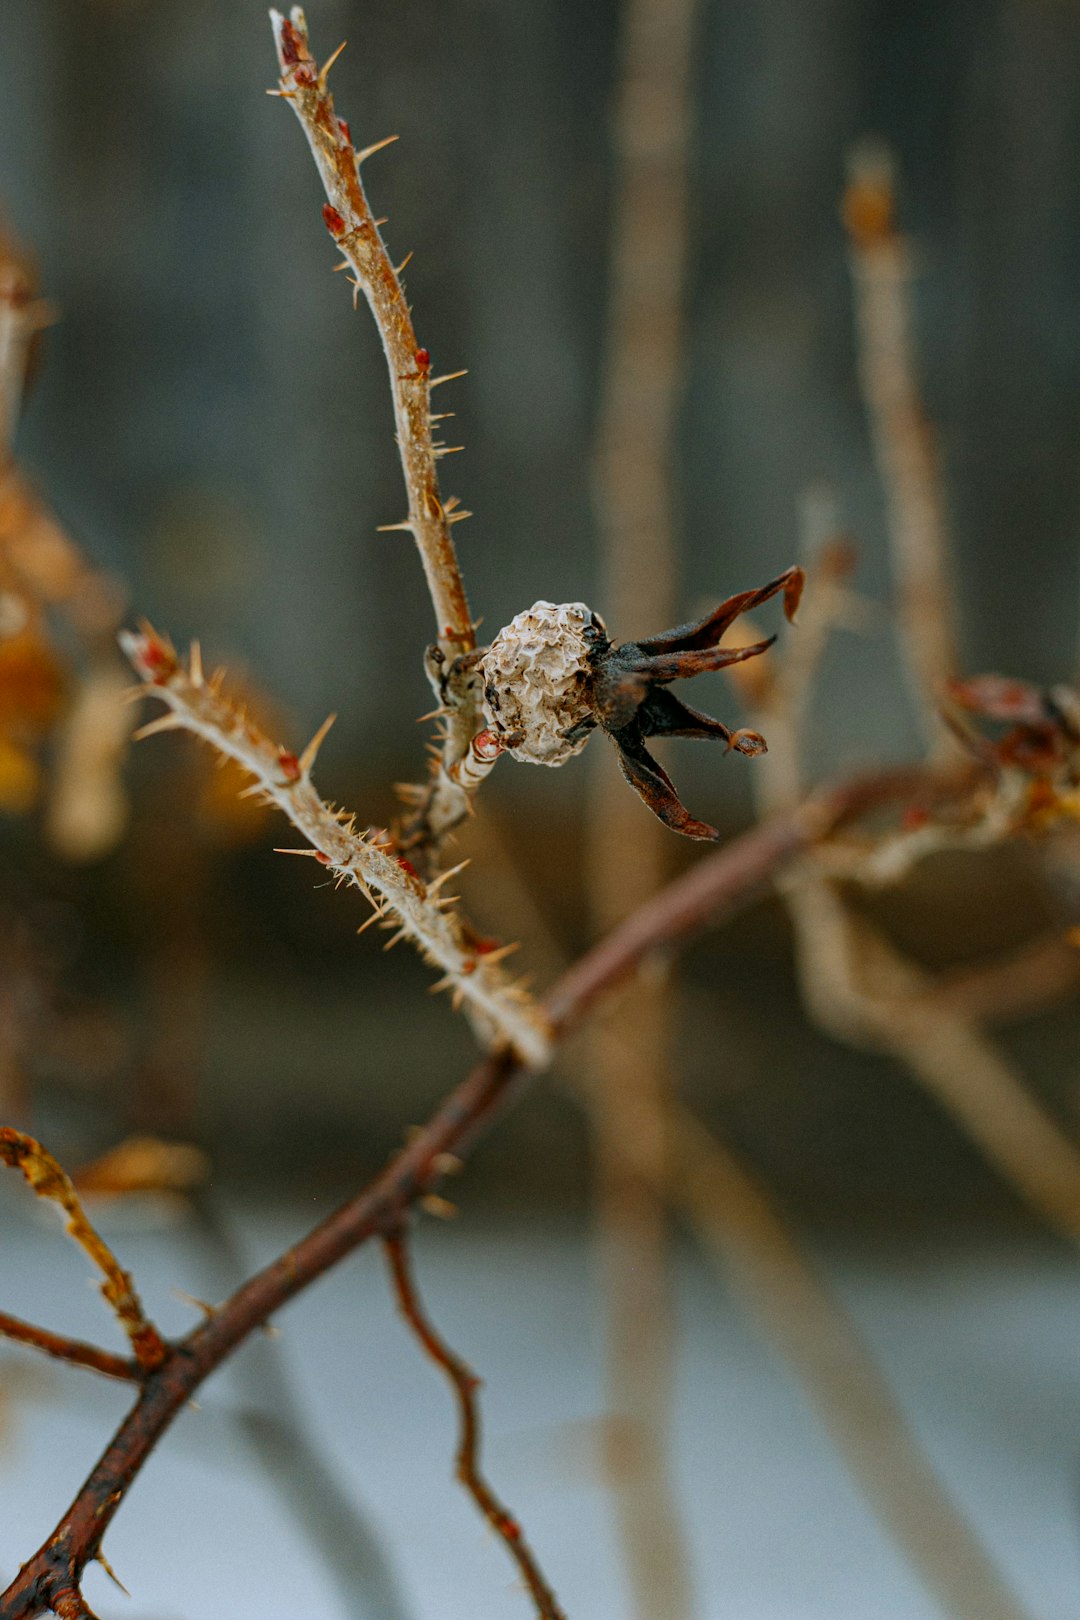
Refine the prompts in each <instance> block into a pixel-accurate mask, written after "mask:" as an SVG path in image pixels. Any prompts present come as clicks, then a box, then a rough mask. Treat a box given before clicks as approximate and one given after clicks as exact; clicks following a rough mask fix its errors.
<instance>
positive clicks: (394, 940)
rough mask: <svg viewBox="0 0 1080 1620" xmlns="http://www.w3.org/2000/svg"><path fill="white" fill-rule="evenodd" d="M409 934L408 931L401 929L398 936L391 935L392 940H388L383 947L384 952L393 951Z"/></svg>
mask: <svg viewBox="0 0 1080 1620" xmlns="http://www.w3.org/2000/svg"><path fill="white" fill-rule="evenodd" d="M407 932H408V930H407V929H405V928H399V929H398V931H397V933H396V934H391V936H390V938H389V939H388V940H387V942H386V944H385V945H384V946H383V950H384V951H392V950H393V948H394V946H395V945H396V944H397V942H398V940H400V939H404V938H405V935H406V933H407Z"/></svg>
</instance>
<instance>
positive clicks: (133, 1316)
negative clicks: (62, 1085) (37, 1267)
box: [0, 1125, 167, 1372]
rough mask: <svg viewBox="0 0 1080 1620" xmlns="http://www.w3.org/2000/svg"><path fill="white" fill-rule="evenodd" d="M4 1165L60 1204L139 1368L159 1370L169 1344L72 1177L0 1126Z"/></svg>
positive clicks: (0, 1157) (70, 1232)
mask: <svg viewBox="0 0 1080 1620" xmlns="http://www.w3.org/2000/svg"><path fill="white" fill-rule="evenodd" d="M0 1163H3V1164H6V1165H10V1167H11V1168H12V1169H13V1170H21V1171H22V1173H23V1175H24V1176H25V1177H26V1179H27V1181H28V1182H29V1183H30V1186H31V1187H32V1188H33V1189H34V1191H35V1192H36V1193H37V1195H38V1197H39V1198H47V1199H50V1200H51V1201H52V1202H53V1203H56V1204H59V1205H60V1208H61V1209H62V1210H63V1211H64V1214H65V1215H66V1216H67V1231H68V1235H69V1236H70V1237H72V1238H74V1240H75V1242H76V1243H77V1244H78V1245H79V1247H80V1248H81V1249H82V1250H83V1251H84V1252H85V1253H86V1254H87V1255H88V1256H89V1257H90V1259H91V1260H92V1261H93V1263H94V1265H95V1266H97V1268H98V1270H99V1271H100V1272H101V1273H102V1274H103V1276H104V1278H105V1281H104V1282H103V1283H102V1285H101V1292H102V1294H103V1295H104V1297H105V1299H106V1300H107V1301H108V1303H109V1304H110V1305H111V1306H112V1308H113V1310H114V1311H115V1313H116V1316H117V1320H118V1321H119V1323H120V1326H121V1327H122V1328H123V1330H124V1332H125V1333H126V1334H127V1336H128V1338H129V1340H130V1341H131V1348H132V1350H133V1351H134V1353H135V1359H136V1361H137V1362H138V1363H139V1366H140V1367H142V1368H143V1369H144V1370H145V1371H147V1372H150V1371H152V1370H153V1369H154V1368H155V1367H158V1366H160V1365H161V1363H162V1362H163V1361H164V1359H165V1356H166V1353H167V1352H166V1346H165V1341H164V1340H163V1339H162V1337H161V1335H160V1333H159V1332H158V1330H157V1328H156V1327H155V1326H154V1324H153V1323H152V1322H151V1321H150V1319H149V1317H147V1315H146V1314H145V1312H144V1311H143V1308H142V1304H141V1303H140V1300H139V1296H138V1294H137V1293H136V1292H135V1285H134V1283H133V1282H132V1280H131V1276H130V1275H129V1273H128V1272H126V1271H125V1270H124V1269H123V1267H122V1266H121V1264H120V1262H119V1261H118V1260H117V1258H116V1256H115V1255H114V1254H113V1252H112V1250H111V1249H110V1248H109V1245H108V1244H107V1243H106V1242H105V1240H104V1239H103V1238H101V1237H99V1236H98V1234H97V1232H95V1230H94V1228H93V1227H92V1226H91V1224H90V1222H89V1221H88V1220H87V1218H86V1215H85V1213H84V1211H83V1207H82V1204H81V1203H80V1202H79V1195H78V1193H77V1192H76V1191H75V1188H74V1186H73V1184H72V1181H71V1177H70V1176H69V1175H68V1174H67V1172H66V1171H65V1170H64V1169H63V1168H62V1166H61V1165H59V1164H58V1163H57V1161H56V1160H55V1159H54V1158H53V1156H52V1154H51V1153H47V1152H46V1151H45V1149H44V1148H43V1147H42V1146H41V1144H40V1142H35V1140H34V1138H33V1137H32V1136H26V1135H24V1133H23V1132H22V1131H16V1130H12V1129H11V1127H10V1126H6V1125H5V1126H3V1127H2V1128H0Z"/></svg>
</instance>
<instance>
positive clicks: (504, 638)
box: [480, 602, 606, 765]
mask: <svg viewBox="0 0 1080 1620" xmlns="http://www.w3.org/2000/svg"><path fill="white" fill-rule="evenodd" d="M599 640H605V641H606V634H605V631H604V627H603V625H602V624H601V622H600V620H599V619H598V618H597V616H596V614H595V613H594V612H593V611H592V609H591V608H588V607H586V606H585V604H584V602H563V603H560V604H556V603H554V602H534V603H533V605H532V607H531V608H529V609H527V610H526V611H525V612H524V613H519V614H517V615H516V617H515V618H513V619H512V620H511V621H510V623H509V624H508V625H507V626H506V628H505V629H503V630H500V631H499V634H498V635H497V636H496V637H495V640H494V641H493V642H492V644H491V646H490V647H488V649H487V651H486V652H485V653H484V655H483V658H482V659H481V660H480V672H481V675H482V677H483V682H484V697H483V707H484V716H485V718H486V720H487V722H488V726H489V728H490V730H491V731H492V732H493V733H494V734H495V736H497V737H498V738H499V740H500V741H501V742H502V745H503V747H504V748H505V749H507V750H508V751H509V752H510V753H511V754H513V756H514V758H515V759H520V760H525V761H527V762H528V763H529V764H531V765H565V763H566V761H567V760H568V759H572V758H573V756H574V755H575V754H577V753H580V752H581V750H582V748H584V746H585V744H586V742H587V741H588V736H589V731H590V730H591V729H592V725H593V724H594V721H593V718H592V708H591V702H590V694H589V687H590V679H591V672H590V665H589V654H590V652H591V651H592V649H593V647H594V646H595V645H596V643H597V641H599ZM571 733H573V735H571Z"/></svg>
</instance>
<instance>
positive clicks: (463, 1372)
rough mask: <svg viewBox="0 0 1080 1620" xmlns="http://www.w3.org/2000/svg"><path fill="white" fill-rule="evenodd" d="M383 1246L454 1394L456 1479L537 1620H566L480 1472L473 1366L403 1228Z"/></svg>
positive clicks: (402, 1302) (408, 1313)
mask: <svg viewBox="0 0 1080 1620" xmlns="http://www.w3.org/2000/svg"><path fill="white" fill-rule="evenodd" d="M383 1247H384V1249H385V1251H386V1259H387V1264H388V1265H389V1267H390V1275H391V1277H392V1279H393V1283H394V1293H395V1295H396V1297H397V1302H398V1307H399V1309H400V1311H401V1314H402V1316H403V1317H404V1318H405V1321H406V1322H407V1323H408V1324H409V1327H410V1328H411V1329H412V1331H413V1333H414V1334H415V1335H416V1338H417V1339H418V1340H419V1342H420V1344H421V1346H422V1347H423V1349H424V1350H425V1351H426V1353H427V1354H428V1355H429V1356H430V1357H431V1359H432V1361H433V1362H435V1364H436V1366H438V1367H441V1368H442V1370H443V1372H444V1373H445V1374H446V1376H447V1378H448V1379H449V1380H450V1383H451V1384H452V1386H453V1389H454V1394H455V1395H456V1397H457V1403H458V1412H459V1414H460V1420H461V1431H460V1439H459V1442H458V1452H457V1477H458V1479H459V1480H460V1481H461V1484H462V1485H463V1486H464V1487H465V1489H466V1490H467V1491H468V1493H469V1495H470V1496H471V1497H472V1499H473V1501H474V1502H475V1503H476V1505H477V1507H478V1508H479V1509H480V1512H481V1513H482V1514H483V1516H484V1518H485V1519H486V1520H487V1522H488V1524H490V1526H491V1528H492V1529H493V1530H494V1532H495V1534H496V1535H497V1536H498V1537H499V1539H500V1541H502V1542H503V1543H504V1544H505V1546H506V1549H507V1551H508V1552H509V1554H510V1556H511V1558H512V1559H513V1560H514V1562H515V1563H516V1564H517V1566H518V1569H519V1570H520V1571H521V1575H522V1578H523V1580H524V1581H525V1584H526V1586H527V1587H528V1589H529V1591H530V1593H531V1594H532V1598H533V1602H534V1603H535V1604H536V1610H537V1613H538V1614H539V1615H540V1616H541V1620H565V1616H564V1614H563V1611H562V1609H561V1608H560V1607H559V1603H558V1600H557V1599H556V1597H555V1594H554V1592H553V1591H552V1590H551V1588H550V1587H549V1586H548V1584H547V1581H546V1580H545V1579H544V1576H543V1573H542V1572H541V1569H540V1566H539V1565H538V1564H537V1562H536V1559H535V1557H534V1556H533V1553H532V1551H531V1549H530V1547H529V1545H528V1543H527V1542H526V1540H525V1537H524V1535H523V1534H522V1530H521V1526H520V1524H518V1522H517V1520H516V1519H515V1518H514V1517H513V1515H512V1514H511V1513H509V1512H508V1511H507V1509H506V1508H505V1507H504V1505H503V1503H502V1502H500V1500H499V1498H498V1497H497V1496H496V1495H495V1492H494V1491H493V1490H492V1489H491V1486H490V1485H489V1484H488V1482H487V1480H486V1479H485V1478H484V1476H483V1474H482V1473H481V1472H480V1408H479V1403H478V1402H477V1399H476V1391H477V1389H478V1388H479V1385H480V1380H479V1379H478V1378H477V1376H476V1374H475V1373H474V1372H473V1370H472V1368H471V1367H470V1366H468V1365H467V1364H466V1363H465V1362H464V1361H462V1359H461V1357H460V1356H458V1355H455V1353H454V1351H453V1350H451V1349H450V1346H449V1345H448V1344H447V1343H446V1340H445V1339H443V1338H442V1336H441V1335H440V1334H439V1333H438V1332H437V1331H436V1329H435V1328H434V1327H433V1325H432V1323H431V1320H430V1318H429V1317H428V1316H427V1313H426V1312H425V1310H424V1307H423V1304H422V1302H421V1299H420V1294H419V1290H418V1289H417V1286H416V1280H415V1277H414V1276H413V1271H412V1266H411V1263H410V1258H409V1249H408V1243H407V1240H406V1237H405V1234H404V1232H403V1231H401V1230H399V1231H396V1232H389V1233H387V1234H386V1236H385V1237H384V1238H383Z"/></svg>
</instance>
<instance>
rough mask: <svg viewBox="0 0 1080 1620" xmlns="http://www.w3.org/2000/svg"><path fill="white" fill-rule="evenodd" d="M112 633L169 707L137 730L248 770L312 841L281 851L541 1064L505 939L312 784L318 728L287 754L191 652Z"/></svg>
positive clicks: (491, 1036)
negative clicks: (193, 739)
mask: <svg viewBox="0 0 1080 1620" xmlns="http://www.w3.org/2000/svg"><path fill="white" fill-rule="evenodd" d="M120 640H121V645H122V646H123V648H124V651H125V652H126V653H127V655H128V657H129V658H130V660H131V662H132V664H133V665H134V667H135V669H136V670H137V672H138V673H139V675H140V676H141V677H142V679H143V681H144V682H145V683H146V686H147V690H148V692H150V693H151V694H152V695H153V696H154V697H159V698H160V699H161V700H162V702H163V703H165V704H167V705H168V708H169V710H170V713H169V714H166V715H163V716H161V718H160V719H158V720H154V721H151V722H150V724H149V725H148V726H145V727H144V728H143V730H142V732H141V733H140V735H142V736H146V735H148V734H150V733H151V732H156V731H166V730H170V729H182V730H185V731H190V732H193V733H194V734H195V735H196V736H197V737H202V738H203V739H204V740H205V741H206V742H209V743H210V744H211V745H212V746H213V747H214V748H216V749H217V750H218V752H219V753H221V754H223V755H225V756H226V757H227V758H228V759H233V760H235V761H236V762H237V764H239V765H241V766H242V767H243V769H244V770H245V771H247V772H249V774H250V775H251V776H252V777H254V779H255V780H254V784H253V786H254V789H255V791H256V792H259V793H262V795H263V796H264V797H265V800H266V802H267V803H269V804H273V805H276V806H277V808H278V809H279V810H282V811H283V812H284V813H285V815H287V816H288V818H289V820H290V821H291V822H292V824H293V826H294V827H295V828H296V829H297V831H298V832H300V833H301V834H302V835H303V836H304V837H305V838H306V839H307V840H308V841H309V843H310V844H311V846H312V847H311V848H310V849H305V850H295V851H291V852H289V853H293V854H300V855H311V856H313V857H314V858H315V859H316V860H317V861H319V862H320V864H321V865H323V866H324V867H326V869H327V871H328V872H330V873H331V874H332V875H333V876H334V877H335V878H337V879H338V880H339V881H340V882H342V883H347V884H349V885H351V886H352V887H355V888H358V889H359V890H360V891H361V893H363V894H364V895H365V897H366V898H367V899H369V900H370V901H371V903H372V905H373V906H374V908H375V911H374V914H373V918H372V919H370V920H375V919H376V918H378V919H380V920H381V921H382V922H384V923H385V924H386V925H387V926H388V927H390V928H392V929H393V930H394V936H393V937H394V938H395V939H397V938H401V937H406V938H409V939H411V940H412V942H413V944H414V945H415V946H416V947H417V949H418V950H419V952H420V954H421V956H423V958H424V960H425V961H427V962H429V963H431V965H432V966H434V967H437V968H438V969H439V970H440V972H441V974H442V978H441V979H440V980H439V981H438V984H437V985H436V986H434V987H433V988H436V989H440V990H443V989H445V990H449V991H450V992H451V994H452V997H453V1001H454V1005H455V1006H459V1005H463V1006H464V1007H465V1008H466V1009H467V1011H468V1012H469V1014H470V1016H471V1017H472V1019H473V1022H474V1023H475V1024H476V1026H477V1028H478V1032H479V1034H480V1035H481V1038H482V1039H483V1040H484V1042H485V1044H487V1043H488V1042H490V1041H491V1040H497V1041H500V1042H506V1043H508V1044H509V1045H510V1046H511V1047H512V1048H513V1050H514V1051H515V1052H516V1053H518V1054H519V1055H520V1057H521V1059H522V1061H523V1062H525V1063H526V1064H528V1065H529V1066H531V1067H537V1068H539V1067H543V1065H544V1064H545V1063H546V1061H547V1058H548V1054H549V1051H550V1045H551V1040H550V1032H549V1029H548V1024H547V1019H546V1017H545V1016H544V1014H543V1012H542V1011H541V1010H540V1008H539V1007H538V1006H537V1005H536V1003H535V1002H534V1001H533V1000H532V998H531V997H530V996H529V995H528V994H527V993H526V991H525V990H524V989H523V988H522V987H521V986H520V985H519V984H515V983H514V982H513V981H512V980H510V979H509V978H507V976H506V974H505V973H504V972H503V969H502V967H501V965H500V963H501V959H502V957H503V956H505V955H506V954H508V950H509V947H506V946H502V947H500V948H498V949H496V950H491V949H486V948H485V944H486V942H483V941H481V940H480V939H479V936H477V935H476V934H475V933H474V932H473V931H472V930H471V929H470V928H469V927H468V925H467V924H466V923H465V922H464V921H463V919H462V918H461V917H460V916H459V915H458V913H457V912H455V911H453V910H451V906H452V904H453V901H454V897H453V896H452V895H449V894H447V893H446V892H445V884H446V880H447V878H448V877H451V876H452V875H453V872H452V871H451V872H449V873H443V874H442V876H441V877H439V878H436V879H435V880H434V882H431V883H425V882H424V880H423V878H421V877H420V876H419V874H418V873H417V872H416V871H415V870H414V868H413V867H412V865H411V863H410V862H409V861H408V860H406V859H404V858H403V857H402V856H400V855H397V854H395V853H394V851H393V847H392V846H390V847H386V840H385V835H383V834H381V833H380V832H370V831H368V832H365V831H363V830H361V829H360V828H358V827H357V825H356V823H355V821H354V819H353V817H351V816H350V815H348V813H347V812H343V811H340V810H335V809H333V808H331V806H330V805H328V804H326V803H325V802H324V801H323V800H322V799H321V798H320V797H319V795H318V793H316V791H315V788H314V787H313V786H312V782H311V769H312V766H313V765H314V763H315V758H316V754H317V752H318V746H319V743H320V742H321V740H322V737H323V735H324V734H325V730H326V728H325V727H324V728H323V731H322V732H320V733H319V734H318V735H317V736H316V737H315V738H314V739H313V740H312V742H311V743H309V744H308V747H307V748H306V749H305V750H304V752H303V753H301V754H299V755H297V754H293V753H291V752H290V751H289V750H288V749H284V748H280V747H278V746H276V745H275V744H274V743H272V742H271V741H270V739H269V738H268V737H267V736H265V735H264V734H263V733H262V732H261V731H260V730H259V729H258V727H257V726H255V725H254V723H253V722H252V720H251V719H250V718H249V716H248V715H247V714H246V713H245V712H244V710H243V709H241V708H239V707H238V706H237V705H236V704H235V703H233V702H231V701H230V700H229V699H228V698H226V697H225V696H224V695H223V694H222V691H221V680H220V678H218V677H217V676H215V677H214V678H213V679H211V680H209V681H208V680H206V679H204V677H203V673H202V664H201V660H200V658H199V655H198V653H197V651H194V650H193V654H192V657H191V658H190V659H189V661H188V663H187V664H186V665H185V664H184V663H182V662H181V660H180V659H179V658H178V657H177V655H176V652H175V650H174V648H173V647H172V645H171V643H170V642H168V641H167V640H166V639H165V638H164V637H162V636H159V635H157V634H156V633H155V632H154V631H153V630H151V629H150V628H149V626H146V627H144V628H143V630H142V631H140V632H138V633H134V632H130V631H125V632H124V633H123V634H122V636H121V638H120ZM365 926H366V925H365Z"/></svg>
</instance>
